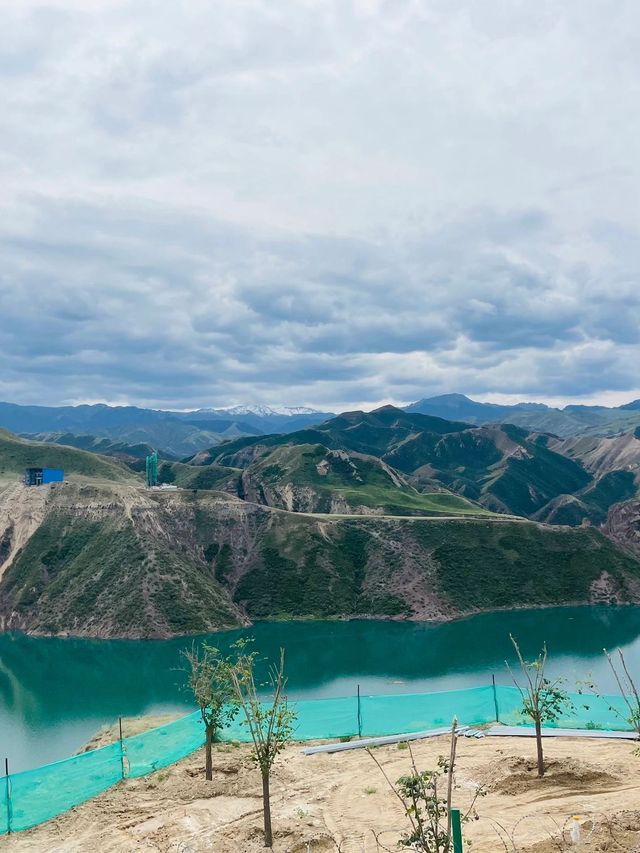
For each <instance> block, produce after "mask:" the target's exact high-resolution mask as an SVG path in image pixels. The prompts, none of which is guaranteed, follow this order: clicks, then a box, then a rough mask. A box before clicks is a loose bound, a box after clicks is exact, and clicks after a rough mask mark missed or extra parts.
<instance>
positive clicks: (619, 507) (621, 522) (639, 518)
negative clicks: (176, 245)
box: [604, 501, 640, 554]
mask: <svg viewBox="0 0 640 853" xmlns="http://www.w3.org/2000/svg"><path fill="white" fill-rule="evenodd" d="M604 532H605V533H606V534H607V536H609V537H610V538H611V539H613V541H614V542H616V543H617V544H618V545H621V546H622V547H623V548H628V549H630V550H631V551H633V552H635V553H637V554H640V501H627V502H626V503H621V504H616V505H615V506H613V507H611V509H610V510H609V516H608V518H607V522H606V524H605V526H604Z"/></svg>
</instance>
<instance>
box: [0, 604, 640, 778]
mask: <svg viewBox="0 0 640 853" xmlns="http://www.w3.org/2000/svg"><path fill="white" fill-rule="evenodd" d="M510 632H511V633H513V634H514V635H515V636H516V637H517V638H518V639H519V640H520V643H521V646H522V648H523V651H525V653H526V654H527V655H530V656H533V655H535V654H536V653H537V652H538V651H539V649H540V646H541V645H542V643H543V642H544V641H546V643H547V645H548V647H549V656H550V666H549V672H550V673H551V674H553V675H563V676H565V677H566V678H567V679H568V680H569V683H570V684H571V685H572V686H573V685H574V684H575V682H576V681H579V680H581V679H585V678H586V677H587V676H589V675H591V676H593V677H594V678H595V680H596V682H597V684H598V686H599V688H600V689H601V690H602V691H605V692H615V685H614V683H613V680H612V677H611V675H610V673H609V671H608V665H607V664H606V661H605V660H604V657H603V654H602V649H603V647H607V648H608V649H610V650H613V649H616V648H619V647H620V648H622V649H623V650H624V651H625V653H626V657H627V662H628V664H629V665H630V668H631V671H632V673H633V672H636V673H638V676H639V677H638V680H639V681H640V607H572V608H569V607H564V608H552V609H545V610H518V611H512V612H499V613H488V614H482V615H479V616H474V617H471V618H468V619H462V620H459V621H456V622H449V623H444V624H441V623H415V622H388V621H378V620H359V621H353V622H316V621H310V622H270V623H258V624H256V625H254V626H252V627H251V628H249V629H244V630H242V631H231V632H226V633H224V634H214V635H211V637H210V642H211V643H212V644H214V645H216V646H218V647H219V648H227V647H228V646H229V645H230V644H231V643H232V642H233V641H234V640H235V639H237V638H238V637H239V636H249V637H253V638H254V639H255V646H256V648H257V649H258V650H259V652H260V653H261V655H264V656H265V658H270V659H271V660H275V658H276V656H277V654H278V649H279V648H280V646H283V647H284V648H285V649H286V669H287V674H288V679H289V684H288V693H289V696H290V697H291V698H309V699H311V698H321V697H331V696H348V695H353V694H355V692H356V690H357V685H358V684H359V685H360V689H361V691H362V693H363V694H384V693H415V692H429V691H434V690H450V689H455V688H460V687H470V686H476V685H481V684H487V683H490V681H491V675H492V674H495V676H496V681H497V682H498V683H503V684H510V683H512V682H511V681H510V677H509V674H508V672H507V671H506V668H505V658H507V659H509V661H510V662H513V654H512V649H511V646H510V641H509V633H510ZM192 642H194V640H193V638H186V639H180V640H170V641H129V640H83V639H58V638H52V639H46V638H34V637H26V636H24V635H20V634H4V635H0V760H1V759H3V758H4V757H5V756H7V757H8V758H9V762H10V766H11V769H12V770H13V771H18V770H23V769H28V768H31V767H35V766H37V765H39V764H43V763H46V762H49V761H55V760H57V759H60V758H65V757H67V756H68V755H71V754H72V753H73V752H75V751H76V750H77V749H79V748H80V747H81V746H82V745H83V744H84V743H86V741H87V740H89V738H90V737H91V736H92V735H93V734H94V733H95V732H96V730H97V729H99V728H100V727H101V726H102V725H104V724H105V723H110V722H113V721H114V720H116V719H117V717H118V716H119V715H122V716H130V715H137V714H143V713H162V712H167V711H184V712H185V713H187V712H188V711H190V710H192V703H191V701H190V699H189V696H188V694H187V693H186V691H185V690H184V673H183V672H182V671H181V669H180V668H181V666H182V663H181V659H180V650H181V649H184V648H187V647H189V646H190V645H191V644H192Z"/></svg>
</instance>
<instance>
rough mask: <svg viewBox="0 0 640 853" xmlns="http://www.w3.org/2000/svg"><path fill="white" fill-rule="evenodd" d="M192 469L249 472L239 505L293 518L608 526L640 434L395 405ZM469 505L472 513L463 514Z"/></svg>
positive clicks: (630, 492) (629, 476) (235, 450)
mask: <svg viewBox="0 0 640 853" xmlns="http://www.w3.org/2000/svg"><path fill="white" fill-rule="evenodd" d="M293 448H298V450H297V451H294V450H293ZM300 448H306V450H304V451H300V450H299V449H300ZM310 448H314V449H313V450H312V449H310ZM336 453H342V454H345V459H346V458H347V457H349V458H350V459H351V464H352V465H355V466H356V467H358V468H359V469H361V470H362V474H361V475H360V478H359V481H357V480H356V478H355V477H351V480H350V482H349V480H348V477H347V478H345V472H346V470H347V469H346V468H345V467H344V466H343V469H344V470H342V471H340V470H339V465H338V457H336V456H335V454H336ZM313 454H316V455H317V456H318V459H317V460H316V462H318V463H319V462H321V461H322V460H321V459H320V457H321V456H323V455H324V456H323V458H324V459H325V462H323V463H322V464H323V465H325V467H326V471H324V472H323V471H322V470H321V469H320V468H318V465H317V464H316V463H315V462H314V460H313V458H312V457H313ZM331 454H333V456H332V455H331ZM365 459H368V460H369V461H368V462H366V461H365ZM372 460H377V462H375V461H372ZM189 461H190V464H192V465H196V466H199V467H202V468H205V469H206V468H207V467H208V466H211V465H225V466H232V467H234V468H240V469H243V470H244V474H243V477H242V484H243V488H244V492H242V491H241V492H239V494H240V495H241V496H243V494H247V495H249V496H250V498H251V499H252V500H258V501H259V502H262V503H267V504H271V505H274V506H279V507H285V508H287V509H290V510H294V511H313V510H315V511H325V512H338V511H340V509H339V508H340V507H342V509H343V510H344V511H349V508H351V511H353V509H354V507H356V506H358V507H361V508H366V507H369V508H374V507H375V508H377V509H378V511H382V512H389V513H390V514H395V513H406V512H412V513H413V512H433V511H439V510H438V508H437V506H436V505H439V507H440V508H441V511H446V507H447V506H448V507H449V508H450V511H452V512H461V513H465V512H469V511H472V510H471V507H473V506H475V507H476V512H477V511H478V507H482V508H484V509H486V510H489V511H493V512H501V513H507V514H514V515H521V516H525V517H529V518H535V519H538V520H545V521H554V523H562V524H571V525H578V524H581V523H582V522H583V521H584V520H587V521H590V522H593V523H596V524H600V523H602V522H603V521H604V520H605V518H606V515H607V512H608V510H609V508H610V507H611V506H612V505H614V504H615V503H617V502H619V501H624V500H629V499H631V498H633V497H634V496H636V495H637V494H638V491H639V487H640V475H639V473H638V472H639V471H640V440H639V439H638V438H636V437H635V436H634V434H632V433H630V434H628V435H626V436H621V437H618V438H616V439H609V438H600V439H593V438H581V439H572V440H570V441H567V442H563V441H561V440H560V439H558V438H555V437H553V436H549V435H540V434H538V433H529V432H527V431H526V430H524V429H522V428H520V427H517V426H514V425H510V424H503V425H489V426H482V427H472V426H469V425H468V424H465V423H462V422H456V421H446V420H443V419H441V418H437V417H431V416H427V415H423V414H420V413H411V412H406V411H402V410H399V409H395V408H394V407H392V406H385V407H383V408H382V409H378V410H377V411H375V412H347V413H345V414H343V415H340V416H338V417H336V418H332V419H330V420H328V421H326V422H325V423H323V424H319V425H315V426H313V427H312V428H309V429H305V430H301V431H298V432H293V433H290V434H288V435H272V436H259V437H254V438H250V437H244V438H240V439H236V440H235V441H229V442H225V443H224V444H222V445H220V446H218V447H215V448H211V449H210V450H209V451H207V452H201V453H198V454H197V455H196V456H194V457H193V458H192V459H191V460H189ZM329 463H331V464H329ZM345 464H346V463H345ZM365 468H366V469H367V470H366V473H365ZM382 472H384V475H383V473H382ZM389 472H393V474H392V476H391V475H390V474H389ZM381 477H382V479H384V480H385V493H384V494H382V493H381V492H380V491H379V487H380V485H381V482H382V481H381ZM392 492H393V493H394V494H395V497H394V496H393V494H391V493H392ZM438 492H439V493H440V494H438ZM415 493H424V494H425V497H426V501H425V502H424V503H421V501H419V500H416V499H415ZM461 498H465V499H466V500H467V501H469V502H470V503H469V504H468V505H467V506H466V507H465V506H464V505H463V504H461V503H460V502H459V501H460V499H461ZM345 507H346V509H345ZM392 507H395V508H394V509H392Z"/></svg>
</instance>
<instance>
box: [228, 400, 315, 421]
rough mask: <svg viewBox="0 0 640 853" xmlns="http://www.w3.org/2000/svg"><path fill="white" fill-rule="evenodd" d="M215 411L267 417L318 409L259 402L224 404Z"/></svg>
mask: <svg viewBox="0 0 640 853" xmlns="http://www.w3.org/2000/svg"><path fill="white" fill-rule="evenodd" d="M214 411H216V412H221V413H224V414H225V415H235V416H240V415H258V416H259V417H261V418H268V417H270V416H273V415H288V416H290V417H292V416H293V415H316V414H320V412H319V410H318V409H310V408H308V407H307V406H263V405H261V404H259V403H256V404H253V405H237V406H225V407H224V408H222V409H215V410H214Z"/></svg>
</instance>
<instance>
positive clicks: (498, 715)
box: [491, 675, 500, 723]
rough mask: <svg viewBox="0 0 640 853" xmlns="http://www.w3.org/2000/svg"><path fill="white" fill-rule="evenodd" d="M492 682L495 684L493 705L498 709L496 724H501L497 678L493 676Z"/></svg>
mask: <svg viewBox="0 0 640 853" xmlns="http://www.w3.org/2000/svg"><path fill="white" fill-rule="evenodd" d="M491 682H492V684H493V704H494V707H495V709H496V723H499V722H500V714H499V712H498V691H497V690H496V677H495V675H492V676H491Z"/></svg>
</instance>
